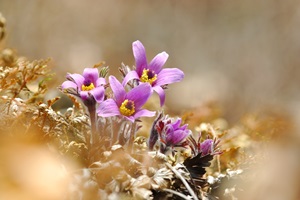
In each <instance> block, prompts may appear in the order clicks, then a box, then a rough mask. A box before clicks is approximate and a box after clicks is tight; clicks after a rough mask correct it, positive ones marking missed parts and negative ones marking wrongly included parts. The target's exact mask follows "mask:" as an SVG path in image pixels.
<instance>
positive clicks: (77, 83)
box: [61, 68, 106, 102]
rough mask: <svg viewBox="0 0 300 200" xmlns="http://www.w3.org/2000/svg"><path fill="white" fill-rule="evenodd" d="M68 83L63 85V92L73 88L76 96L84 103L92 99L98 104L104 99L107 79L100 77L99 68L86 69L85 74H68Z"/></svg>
mask: <svg viewBox="0 0 300 200" xmlns="http://www.w3.org/2000/svg"><path fill="white" fill-rule="evenodd" d="M67 79H68V80H67V81H65V82H63V84H62V85H61V88H62V90H65V89H68V88H72V89H75V95H77V96H79V97H80V98H81V99H82V100H83V101H87V100H89V98H90V97H93V99H94V100H95V101H96V102H101V101H103V99H104V87H103V86H104V85H105V84H106V82H105V79H104V78H102V77H99V71H98V69H97V68H85V69H84V71H83V74H82V75H81V74H68V75H67Z"/></svg>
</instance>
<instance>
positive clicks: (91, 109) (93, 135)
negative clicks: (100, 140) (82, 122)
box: [87, 104, 98, 145]
mask: <svg viewBox="0 0 300 200" xmlns="http://www.w3.org/2000/svg"><path fill="white" fill-rule="evenodd" d="M88 110H89V114H90V121H91V137H90V141H87V142H89V144H90V145H93V144H94V142H95V139H96V137H97V122H98V120H97V117H96V104H95V105H91V106H88Z"/></svg>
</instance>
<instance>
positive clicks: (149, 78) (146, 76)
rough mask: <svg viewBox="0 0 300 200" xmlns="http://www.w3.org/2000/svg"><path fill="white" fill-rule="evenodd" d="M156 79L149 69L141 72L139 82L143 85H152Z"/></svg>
mask: <svg viewBox="0 0 300 200" xmlns="http://www.w3.org/2000/svg"><path fill="white" fill-rule="evenodd" d="M156 79H157V74H155V73H154V71H151V70H149V69H144V70H143V74H142V76H141V81H142V82H143V83H147V82H148V83H150V84H151V85H152V83H153V82H154V81H156Z"/></svg>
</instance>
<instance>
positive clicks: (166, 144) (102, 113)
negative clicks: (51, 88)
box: [61, 41, 217, 156]
mask: <svg viewBox="0 0 300 200" xmlns="http://www.w3.org/2000/svg"><path fill="white" fill-rule="evenodd" d="M132 49H133V55H134V58H135V62H136V68H135V69H134V70H131V71H128V72H127V73H126V74H124V78H123V81H122V83H121V82H119V81H118V80H117V79H116V77H115V76H109V78H108V80H109V84H107V83H106V80H105V75H104V76H101V75H99V74H101V73H99V70H98V69H97V68H86V69H84V71H83V75H80V74H68V75H67V81H65V82H63V84H62V85H61V88H62V90H63V91H65V92H67V93H69V94H73V95H75V96H78V97H79V98H81V100H82V101H83V103H84V105H85V106H86V107H87V108H88V111H89V114H90V120H91V126H92V132H97V127H98V125H97V121H98V120H97V116H96V117H95V114H96V115H98V116H99V117H104V118H106V117H113V116H118V117H120V118H122V119H125V120H128V121H130V122H131V123H135V122H137V121H138V119H139V118H140V117H153V116H155V113H156V112H153V111H149V110H147V109H143V108H142V107H143V105H144V104H145V103H146V102H147V100H148V99H149V97H150V96H151V95H152V93H153V91H155V92H156V93H157V94H158V95H159V98H160V106H161V107H162V106H163V105H164V103H165V92H164V89H165V88H166V86H167V85H169V84H171V83H175V82H179V81H181V80H182V79H183V78H184V73H183V72H182V71H181V70H180V69H177V68H165V69H163V66H164V64H165V62H166V61H167V59H168V56H169V55H168V54H167V53H166V52H162V53H159V54H158V55H156V56H155V57H154V58H153V59H152V61H151V62H150V63H148V62H147V58H146V51H145V48H144V46H143V44H142V43H141V42H140V41H135V42H133V44H132ZM130 83H132V84H130ZM107 87H110V88H111V90H112V93H113V97H111V98H108V97H107V95H106V94H105V91H106V88H107ZM128 88H129V89H128ZM126 89H128V90H129V91H126ZM181 122H182V120H181V119H180V118H178V119H172V118H169V117H168V116H163V114H162V113H160V114H159V115H158V117H157V119H156V120H155V121H154V123H153V126H152V130H151V133H150V136H149V139H148V147H149V150H153V148H154V146H155V144H156V143H157V141H159V142H160V145H159V148H160V151H161V152H162V153H164V152H166V151H167V150H169V149H173V147H177V146H190V148H191V149H192V151H193V153H195V155H197V154H199V153H200V152H201V154H202V156H204V155H207V154H211V153H213V152H214V149H215V148H216V144H217V143H216V141H213V140H212V139H207V140H205V141H204V142H203V143H199V142H198V143H196V142H195V140H194V139H188V140H187V138H188V137H189V136H191V135H192V134H191V131H190V130H189V129H188V128H187V124H185V125H181ZM190 138H192V137H190ZM196 151H197V152H196Z"/></svg>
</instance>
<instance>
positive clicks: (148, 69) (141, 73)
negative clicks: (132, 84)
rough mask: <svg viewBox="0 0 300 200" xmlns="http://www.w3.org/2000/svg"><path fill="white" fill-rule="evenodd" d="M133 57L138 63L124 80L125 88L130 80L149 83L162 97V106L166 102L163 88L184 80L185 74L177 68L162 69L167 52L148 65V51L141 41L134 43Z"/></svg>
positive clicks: (158, 55) (157, 56)
mask: <svg viewBox="0 0 300 200" xmlns="http://www.w3.org/2000/svg"><path fill="white" fill-rule="evenodd" d="M132 50H133V55H134V58H135V62H136V69H135V70H133V71H130V72H129V73H128V74H127V75H126V76H125V78H124V80H123V83H122V84H123V86H125V85H126V84H127V83H128V82H129V81H130V80H133V79H137V80H139V82H142V83H149V84H150V85H151V86H152V89H153V90H154V91H155V92H157V94H158V95H159V97H160V105H161V106H163V105H164V102H165V92H164V89H163V87H162V86H165V85H168V84H171V83H175V82H179V81H181V80H182V79H183V77H184V73H183V72H182V71H181V70H180V69H177V68H166V69H162V67H163V65H164V64H165V62H166V61H167V59H168V57H169V55H168V54H167V53H166V52H161V53H159V54H157V55H156V56H155V57H154V58H153V59H152V61H151V62H150V63H149V64H148V62H147V58H146V50H145V47H144V46H143V44H142V43H141V42H140V41H138V40H137V41H135V42H133V43H132Z"/></svg>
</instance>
